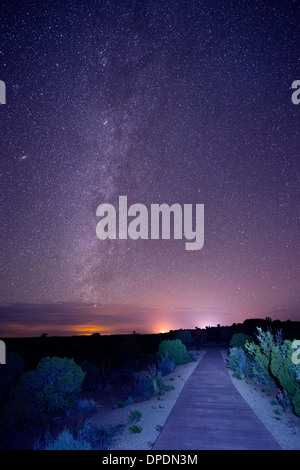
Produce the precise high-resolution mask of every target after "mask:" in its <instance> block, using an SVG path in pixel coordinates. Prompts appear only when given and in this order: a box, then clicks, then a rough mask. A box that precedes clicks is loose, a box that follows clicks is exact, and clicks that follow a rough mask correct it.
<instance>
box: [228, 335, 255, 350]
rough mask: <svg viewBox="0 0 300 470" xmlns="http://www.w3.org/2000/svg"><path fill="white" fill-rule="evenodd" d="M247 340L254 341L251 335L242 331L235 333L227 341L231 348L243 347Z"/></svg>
mask: <svg viewBox="0 0 300 470" xmlns="http://www.w3.org/2000/svg"><path fill="white" fill-rule="evenodd" d="M247 341H248V342H249V343H252V342H254V338H253V336H250V335H246V334H244V333H235V334H234V335H233V336H232V338H231V340H230V341H229V346H230V347H231V348H243V347H244V346H245V344H246V342H247Z"/></svg>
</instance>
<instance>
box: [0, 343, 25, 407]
mask: <svg viewBox="0 0 300 470" xmlns="http://www.w3.org/2000/svg"><path fill="white" fill-rule="evenodd" d="M23 370H24V361H23V359H22V357H21V356H20V355H19V354H16V353H14V352H11V351H7V352H6V364H5V365H1V366H0V383H1V387H0V402H1V401H3V400H4V398H5V397H6V396H7V395H8V393H9V391H10V389H11V388H12V387H13V386H14V385H15V384H16V383H17V381H18V379H19V378H20V376H21V374H22V372H23Z"/></svg>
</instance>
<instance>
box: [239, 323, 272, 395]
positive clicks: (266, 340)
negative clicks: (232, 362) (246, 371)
mask: <svg viewBox="0 0 300 470" xmlns="http://www.w3.org/2000/svg"><path fill="white" fill-rule="evenodd" d="M257 330H258V333H257V335H256V336H257V340H258V344H255V343H249V342H246V344H245V350H246V351H247V353H248V354H249V356H250V357H251V375H252V377H253V380H255V381H256V382H257V383H258V384H261V385H266V386H267V387H272V386H275V382H274V380H273V377H272V375H271V374H270V358H271V351H272V347H274V339H273V336H272V334H271V332H270V331H262V329H261V328H257Z"/></svg>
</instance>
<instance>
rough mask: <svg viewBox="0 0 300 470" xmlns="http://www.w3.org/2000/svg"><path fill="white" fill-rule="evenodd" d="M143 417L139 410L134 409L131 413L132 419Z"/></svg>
mask: <svg viewBox="0 0 300 470" xmlns="http://www.w3.org/2000/svg"><path fill="white" fill-rule="evenodd" d="M141 417H142V413H141V412H140V411H139V410H132V411H131V413H130V415H129V420H130V421H139V420H140V419H141Z"/></svg>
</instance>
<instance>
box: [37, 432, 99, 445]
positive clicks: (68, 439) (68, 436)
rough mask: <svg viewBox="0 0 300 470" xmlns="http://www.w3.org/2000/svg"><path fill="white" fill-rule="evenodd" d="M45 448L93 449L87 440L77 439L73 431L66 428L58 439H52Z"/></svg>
mask: <svg viewBox="0 0 300 470" xmlns="http://www.w3.org/2000/svg"><path fill="white" fill-rule="evenodd" d="M44 450H92V447H91V445H90V444H89V442H88V441H86V440H83V439H75V438H74V437H73V435H72V433H71V432H70V431H69V430H68V429H65V430H64V431H62V432H61V433H60V434H59V435H58V436H57V438H56V439H53V440H50V442H48V443H47V444H46V445H45V447H44Z"/></svg>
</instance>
